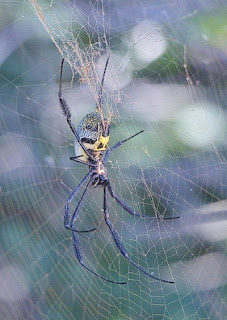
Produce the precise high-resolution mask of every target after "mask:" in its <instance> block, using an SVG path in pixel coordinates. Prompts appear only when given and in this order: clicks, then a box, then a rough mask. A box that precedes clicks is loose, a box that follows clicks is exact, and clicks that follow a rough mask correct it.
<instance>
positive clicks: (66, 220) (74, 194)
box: [64, 173, 96, 232]
mask: <svg viewBox="0 0 227 320" xmlns="http://www.w3.org/2000/svg"><path fill="white" fill-rule="evenodd" d="M89 176H90V173H88V174H87V175H86V176H85V177H84V178H83V180H82V181H81V182H80V183H79V184H78V186H77V187H76V189H75V190H74V191H73V192H72V193H71V194H70V196H69V197H68V199H67V201H66V203H65V214H64V226H65V228H66V229H70V230H71V226H70V224H69V220H70V214H69V204H70V203H71V202H72V200H73V198H74V197H75V196H76V195H77V193H78V192H79V191H80V189H81V187H82V186H83V185H84V183H85V182H86V181H87V180H88V178H89ZM94 230H96V228H94V229H90V230H75V231H76V232H90V231H94Z"/></svg>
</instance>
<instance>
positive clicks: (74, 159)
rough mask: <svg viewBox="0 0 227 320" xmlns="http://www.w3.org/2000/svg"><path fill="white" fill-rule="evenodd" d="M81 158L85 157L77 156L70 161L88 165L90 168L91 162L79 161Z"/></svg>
mask: <svg viewBox="0 0 227 320" xmlns="http://www.w3.org/2000/svg"><path fill="white" fill-rule="evenodd" d="M80 157H83V156H82V155H81V156H76V157H70V158H69V159H70V160H73V161H76V162H79V163H83V164H86V165H88V166H89V162H86V161H83V160H80V159H79V158H80Z"/></svg>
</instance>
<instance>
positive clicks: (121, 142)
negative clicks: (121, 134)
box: [103, 130, 144, 163]
mask: <svg viewBox="0 0 227 320" xmlns="http://www.w3.org/2000/svg"><path fill="white" fill-rule="evenodd" d="M142 132H144V130H141V131H139V132H137V133H135V134H133V135H132V136H131V137H129V138H127V139H124V140H121V141H119V142H118V143H116V144H115V145H114V146H113V147H111V148H109V149H108V150H107V151H106V153H105V156H104V158H103V163H106V161H107V160H108V158H109V155H110V152H111V151H113V150H114V149H116V148H118V147H120V146H121V145H122V144H123V143H125V142H126V141H128V140H130V139H132V138H134V137H136V136H137V135H138V134H140V133H142Z"/></svg>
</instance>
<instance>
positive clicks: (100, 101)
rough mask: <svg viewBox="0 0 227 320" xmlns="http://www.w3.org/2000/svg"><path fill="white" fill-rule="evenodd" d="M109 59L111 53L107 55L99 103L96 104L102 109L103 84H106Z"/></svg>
mask: <svg viewBox="0 0 227 320" xmlns="http://www.w3.org/2000/svg"><path fill="white" fill-rule="evenodd" d="M109 59H110V53H109V54H108V56H107V59H106V64H105V68H104V71H103V75H102V81H101V85H100V89H99V93H98V104H97V105H96V108H97V109H98V108H100V109H102V93H103V84H104V79H105V75H106V69H107V66H108V63H109Z"/></svg>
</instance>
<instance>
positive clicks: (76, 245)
mask: <svg viewBox="0 0 227 320" xmlns="http://www.w3.org/2000/svg"><path fill="white" fill-rule="evenodd" d="M91 184H92V180H90V181H89V182H88V184H87V186H86V188H85V190H84V192H83V195H82V197H81V198H80V201H79V203H78V205H77V208H76V210H75V212H74V214H73V216H72V219H71V224H70V228H71V230H72V231H73V243H74V249H75V253H76V256H77V258H78V260H79V262H80V264H81V265H82V266H83V267H84V268H85V269H87V270H89V271H90V272H92V273H93V274H95V275H96V276H98V277H99V278H101V279H103V280H105V281H108V282H111V283H116V284H126V282H116V281H112V280H109V279H106V278H104V277H102V276H100V275H99V274H98V273H96V272H95V271H93V270H92V269H90V268H89V267H88V266H87V265H86V264H85V262H84V261H83V257H82V252H81V247H80V240H79V238H78V236H77V234H76V232H75V231H74V230H76V229H75V221H76V219H77V217H78V215H79V212H80V208H81V206H82V203H83V200H84V199H85V196H86V194H87V192H88V190H89V187H90V185H91Z"/></svg>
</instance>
